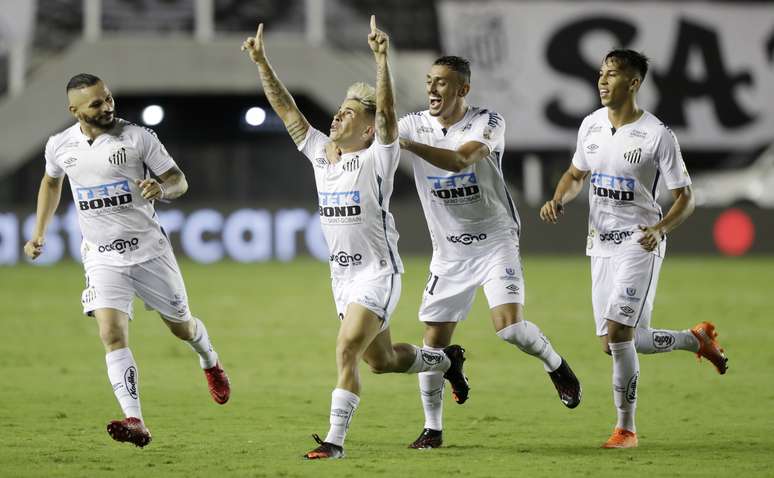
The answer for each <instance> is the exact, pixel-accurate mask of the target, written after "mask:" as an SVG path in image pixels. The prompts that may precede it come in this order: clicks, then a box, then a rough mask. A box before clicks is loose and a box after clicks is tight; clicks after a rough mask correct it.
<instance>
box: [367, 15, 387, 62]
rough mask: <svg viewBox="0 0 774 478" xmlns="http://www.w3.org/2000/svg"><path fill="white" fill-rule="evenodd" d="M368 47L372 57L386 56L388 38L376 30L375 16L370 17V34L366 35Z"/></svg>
mask: <svg viewBox="0 0 774 478" xmlns="http://www.w3.org/2000/svg"><path fill="white" fill-rule="evenodd" d="M368 46H369V47H371V51H373V52H374V55H386V54H387V49H388V48H389V46H390V37H389V36H388V35H387V34H386V33H384V32H383V31H381V30H379V29H378V28H376V15H371V33H369V34H368Z"/></svg>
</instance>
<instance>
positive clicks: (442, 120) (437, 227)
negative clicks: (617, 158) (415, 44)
mask: <svg viewBox="0 0 774 478" xmlns="http://www.w3.org/2000/svg"><path fill="white" fill-rule="evenodd" d="M426 85H427V95H428V101H429V108H428V109H427V110H425V111H421V112H417V113H411V114H409V115H407V116H405V117H403V118H401V120H400V123H399V131H400V138H401V139H400V143H401V148H403V149H406V150H408V151H410V152H411V153H413V154H414V155H416V156H418V157H417V158H414V160H413V165H414V179H415V181H416V186H417V191H418V193H419V198H420V200H421V202H422V209H423V210H424V213H425V218H426V219H427V226H428V229H429V230H430V238H431V240H432V243H433V257H432V261H431V263H430V276H429V278H428V281H427V286H426V287H425V291H424V294H423V296H422V304H421V306H420V309H419V320H421V321H423V322H424V323H425V332H424V345H425V347H427V348H429V349H431V350H441V349H442V348H443V347H446V346H448V345H449V343H450V342H451V338H452V334H453V333H454V330H455V328H456V326H457V324H458V323H459V322H460V321H462V320H464V319H465V318H466V316H467V315H468V313H469V312H470V308H471V306H472V304H473V298H474V297H475V294H476V290H477V289H478V288H479V287H483V288H484V294H485V295H486V297H487V301H488V302H489V308H490V316H491V320H492V324H493V325H494V328H495V331H496V332H497V336H498V337H500V338H501V339H502V340H504V341H506V342H508V343H510V344H512V345H515V346H516V347H518V348H519V349H520V350H521V351H522V352H525V353H527V354H529V355H532V356H534V357H536V358H538V359H539V360H540V361H541V362H542V363H543V367H544V369H545V370H546V372H548V375H549V376H550V378H551V380H552V381H553V383H554V386H555V387H556V390H557V392H558V393H559V398H560V400H561V401H562V403H564V405H565V406H567V407H569V408H575V407H577V406H578V404H579V403H580V400H581V386H580V383H579V382H578V379H577V378H576V377H575V374H574V373H573V372H572V370H571V369H570V366H569V365H568V364H567V362H566V361H565V360H564V359H563V358H562V357H561V356H559V354H557V353H556V351H555V350H554V348H553V346H552V345H551V343H550V342H549V340H548V339H547V338H546V337H545V335H543V333H542V332H541V331H540V329H539V328H538V327H537V325H535V324H533V323H532V322H529V321H527V320H526V319H524V279H523V276H522V266H521V260H520V258H519V233H520V227H521V225H520V221H519V216H518V213H517V212H516V206H515V205H514V203H513V200H512V198H511V195H510V193H509V192H508V188H507V185H506V183H505V179H504V178H503V173H502V164H501V163H502V156H503V151H504V139H503V135H504V133H505V121H504V120H503V118H502V116H500V115H499V114H498V113H496V112H495V111H492V110H488V109H484V108H481V107H478V106H469V105H468V104H467V102H466V100H465V97H466V96H467V94H468V92H469V91H470V64H469V62H468V61H467V60H465V59H463V58H460V57H456V56H444V57H441V58H438V59H437V60H436V61H435V63H433V65H432V67H431V68H430V72H429V73H428V74H427V82H426ZM443 386H444V382H443V378H442V377H441V376H440V374H438V373H437V372H433V371H430V372H425V373H421V374H420V375H419V388H420V392H421V398H422V404H423V407H424V412H425V425H424V429H423V430H422V432H421V434H420V435H419V437H418V438H417V439H416V440H415V441H414V442H413V443H412V444H411V445H409V446H410V448H437V447H439V446H441V444H442V442H443V439H442V430H443V426H442V415H443Z"/></svg>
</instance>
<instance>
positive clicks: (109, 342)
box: [99, 327, 127, 350]
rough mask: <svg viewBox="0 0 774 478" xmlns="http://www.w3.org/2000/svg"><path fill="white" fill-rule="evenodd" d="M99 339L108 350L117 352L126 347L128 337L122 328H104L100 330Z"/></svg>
mask: <svg viewBox="0 0 774 478" xmlns="http://www.w3.org/2000/svg"><path fill="white" fill-rule="evenodd" d="M99 338H100V340H102V344H103V345H104V346H105V348H106V349H107V350H116V349H120V348H123V347H126V345H127V341H126V335H125V334H124V331H123V329H122V328H121V327H102V328H100V330H99Z"/></svg>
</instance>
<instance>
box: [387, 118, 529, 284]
mask: <svg viewBox="0 0 774 478" xmlns="http://www.w3.org/2000/svg"><path fill="white" fill-rule="evenodd" d="M399 130H400V136H401V137H402V138H405V139H408V140H411V141H415V142H417V143H423V144H427V145H429V146H433V147H436V148H444V149H450V150H457V149H458V148H459V147H460V146H462V145H463V144H465V143H468V142H470V141H477V142H479V143H483V144H485V145H487V146H488V147H489V155H488V156H487V157H486V158H484V159H482V160H480V161H478V162H476V163H474V164H472V165H471V166H468V167H467V168H465V169H464V170H462V171H460V172H458V173H455V172H451V171H446V170H444V169H441V168H437V167H435V166H433V165H432V164H430V163H428V162H427V161H425V160H423V159H421V158H419V157H413V158H412V163H413V165H414V180H415V181H416V186H417V192H418V193H419V199H420V200H421V202H422V209H423V210H424V213H425V219H426V220H427V227H428V229H429V230H430V238H431V239H432V242H433V259H432V263H431V265H430V269H431V270H432V271H433V272H434V273H436V274H440V275H445V274H447V273H452V272H453V271H454V268H455V265H456V264H459V263H460V261H463V260H465V259H469V258H471V257H475V256H480V255H484V254H486V253H488V252H489V251H490V250H491V249H492V247H493V246H494V244H495V243H496V242H497V241H499V240H501V239H506V238H508V240H513V239H517V240H518V235H519V229H520V221H519V216H518V213H517V211H516V206H515V204H514V202H513V199H512V198H511V195H510V193H509V192H508V188H507V186H506V184H505V180H504V178H503V173H502V157H503V152H504V151H505V140H504V138H503V136H504V134H505V120H503V118H502V116H500V115H499V114H497V113H496V112H494V111H490V110H486V109H483V108H480V107H476V106H470V107H469V108H468V111H467V112H466V113H465V116H463V118H462V119H461V120H460V121H459V122H457V123H456V124H454V125H452V126H450V127H449V128H443V127H442V126H441V124H440V123H439V122H438V119H437V118H435V117H433V116H431V115H430V113H429V112H428V111H427V110H425V111H421V112H417V113H410V114H408V115H406V116H404V117H403V118H401V120H400V122H399Z"/></svg>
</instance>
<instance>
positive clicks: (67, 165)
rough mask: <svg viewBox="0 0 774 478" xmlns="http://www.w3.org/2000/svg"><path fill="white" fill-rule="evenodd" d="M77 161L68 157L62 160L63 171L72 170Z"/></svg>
mask: <svg viewBox="0 0 774 478" xmlns="http://www.w3.org/2000/svg"><path fill="white" fill-rule="evenodd" d="M77 161H78V158H75V157H70V158H67V159H65V160H64V164H65V169H67V168H72V167H73V166H75V163H76V162H77Z"/></svg>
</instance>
